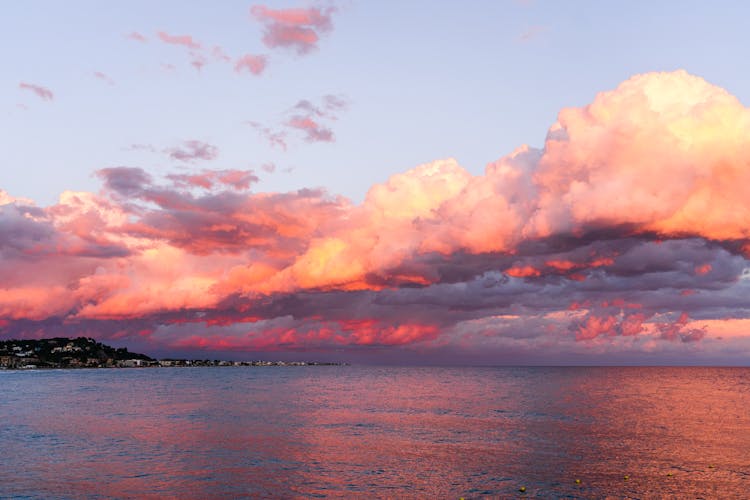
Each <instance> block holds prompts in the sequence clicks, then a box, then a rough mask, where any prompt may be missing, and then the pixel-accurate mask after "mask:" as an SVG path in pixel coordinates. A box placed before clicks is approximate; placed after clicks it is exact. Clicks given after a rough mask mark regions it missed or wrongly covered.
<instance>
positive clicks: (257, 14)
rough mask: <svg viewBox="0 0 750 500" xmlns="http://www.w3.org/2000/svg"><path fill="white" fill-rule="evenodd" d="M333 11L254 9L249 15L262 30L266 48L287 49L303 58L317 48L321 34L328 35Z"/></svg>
mask: <svg viewBox="0 0 750 500" xmlns="http://www.w3.org/2000/svg"><path fill="white" fill-rule="evenodd" d="M335 11H336V9H335V8H334V7H327V8H320V7H310V8H297V9H271V8H268V7H266V6H264V5H255V6H253V7H252V8H251V9H250V13H251V15H252V16H253V17H254V18H255V19H256V20H258V21H259V22H261V23H262V24H263V26H264V33H263V43H264V44H265V45H266V47H268V48H271V49H274V48H277V47H281V48H288V49H291V50H294V51H295V52H297V54H300V55H304V54H308V53H310V52H311V51H313V50H315V49H317V48H318V41H319V40H320V36H321V34H323V33H327V32H329V31H331V29H332V28H333V23H332V21H331V16H332V15H333V14H334V12H335Z"/></svg>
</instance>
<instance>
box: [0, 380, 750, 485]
mask: <svg viewBox="0 0 750 500" xmlns="http://www.w3.org/2000/svg"><path fill="white" fill-rule="evenodd" d="M0 387H2V398H0V417H1V418H2V424H1V426H0V442H1V443H2V460H0V497H6V496H10V497H13V496H27V497H38V498H60V497H62V498H81V497H91V498H95V497H97V496H100V495H102V496H116V497H143V496H161V495H167V496H179V497H183V498H185V497H188V498H215V497H227V496H228V497H237V496H256V497H257V496H261V497H264V496H265V497H268V496H274V497H290V496H292V497H294V496H302V497H325V496H334V497H364V496H368V497H373V496H374V497H400V498H403V497H423V498H424V497H432V498H437V497H439V498H451V497H455V498H458V497H465V498H472V497H480V496H485V495H489V496H500V497H515V496H518V495H519V492H518V489H519V488H520V487H521V486H525V487H526V492H525V493H524V494H523V495H524V496H525V497H561V496H563V497H564V496H568V497H571V498H578V497H584V498H591V497H603V496H611V497H660V496H675V497H697V496H704V497H709V498H715V497H723V498H726V497H734V498H739V497H745V496H747V494H748V493H747V492H748V491H750V453H748V450H750V369H745V368H390V367H389V368H378V367H351V366H344V367H295V368H233V367H230V368H160V369H141V370H139V369H125V370H77V371H38V372H0ZM626 475H627V476H628V479H627V480H626V479H625V476H626ZM576 479H580V484H577V483H576V481H575V480H576Z"/></svg>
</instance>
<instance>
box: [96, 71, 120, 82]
mask: <svg viewBox="0 0 750 500" xmlns="http://www.w3.org/2000/svg"><path fill="white" fill-rule="evenodd" d="M94 77H95V78H98V79H99V80H102V81H104V82H106V83H107V84H108V85H114V84H115V81H114V80H112V78H110V77H109V76H107V75H105V74H104V73H102V72H101V71H94Z"/></svg>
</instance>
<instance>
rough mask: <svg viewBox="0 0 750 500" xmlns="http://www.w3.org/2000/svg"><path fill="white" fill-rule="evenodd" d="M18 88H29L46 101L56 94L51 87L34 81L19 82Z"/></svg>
mask: <svg viewBox="0 0 750 500" xmlns="http://www.w3.org/2000/svg"><path fill="white" fill-rule="evenodd" d="M18 88H19V89H21V90H28V91H30V92H33V93H34V94H36V95H37V96H39V98H40V99H43V100H45V101H51V100H52V99H54V98H55V95H54V94H53V93H52V91H51V90H50V89H48V88H47V87H42V86H41V85H34V84H33V83H26V82H21V83H19V84H18Z"/></svg>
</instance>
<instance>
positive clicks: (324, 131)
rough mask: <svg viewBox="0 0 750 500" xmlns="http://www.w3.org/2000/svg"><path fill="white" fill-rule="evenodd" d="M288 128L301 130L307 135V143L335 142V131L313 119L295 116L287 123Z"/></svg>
mask: <svg viewBox="0 0 750 500" xmlns="http://www.w3.org/2000/svg"><path fill="white" fill-rule="evenodd" d="M286 125H287V127H290V128H294V129H297V130H301V131H302V132H304V133H305V140H306V141H307V142H333V141H334V137H333V131H332V130H331V129H329V128H327V127H324V126H323V125H321V124H320V123H318V122H316V121H315V120H313V119H312V118H309V117H304V116H294V117H292V118H290V119H289V121H288V122H287V123H286Z"/></svg>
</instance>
